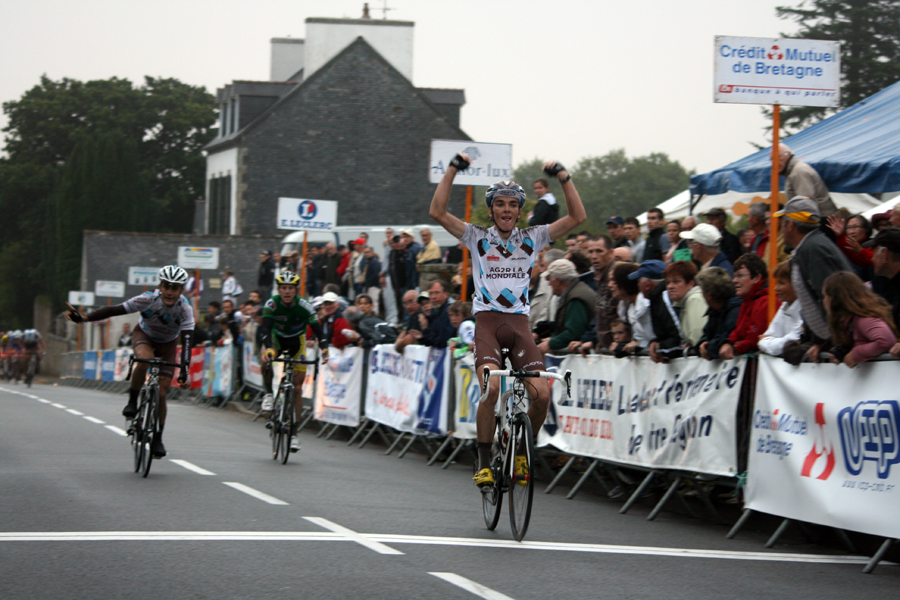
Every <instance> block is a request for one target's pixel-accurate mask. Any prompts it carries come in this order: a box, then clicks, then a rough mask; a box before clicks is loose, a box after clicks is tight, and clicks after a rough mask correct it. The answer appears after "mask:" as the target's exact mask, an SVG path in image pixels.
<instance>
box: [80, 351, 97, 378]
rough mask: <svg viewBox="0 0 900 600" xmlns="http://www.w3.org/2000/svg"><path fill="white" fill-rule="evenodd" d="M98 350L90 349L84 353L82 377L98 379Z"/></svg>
mask: <svg viewBox="0 0 900 600" xmlns="http://www.w3.org/2000/svg"><path fill="white" fill-rule="evenodd" d="M99 362H100V352H97V351H95V350H90V351H88V352H85V353H84V375H82V377H83V378H84V379H99V378H100V370H99V368H98V367H99Z"/></svg>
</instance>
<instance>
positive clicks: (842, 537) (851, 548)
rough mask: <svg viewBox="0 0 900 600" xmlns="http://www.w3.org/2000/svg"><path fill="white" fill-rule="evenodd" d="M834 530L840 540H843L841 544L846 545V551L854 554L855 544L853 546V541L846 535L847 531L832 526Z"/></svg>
mask: <svg viewBox="0 0 900 600" xmlns="http://www.w3.org/2000/svg"><path fill="white" fill-rule="evenodd" d="M834 531H835V532H836V533H837V536H838V538H840V540H841V542H843V544H844V545H845V546H847V551H848V552H850V554H856V546H854V545H853V542H852V541H850V537H849V536H848V535H847V532H846V531H844V530H843V529H838V528H837V527H835V528H834Z"/></svg>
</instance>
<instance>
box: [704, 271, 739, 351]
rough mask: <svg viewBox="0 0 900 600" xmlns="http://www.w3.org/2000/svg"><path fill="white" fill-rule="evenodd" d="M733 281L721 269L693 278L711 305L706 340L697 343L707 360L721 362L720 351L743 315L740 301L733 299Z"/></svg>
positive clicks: (705, 332) (705, 333) (707, 314)
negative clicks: (718, 360) (740, 315)
mask: <svg viewBox="0 0 900 600" xmlns="http://www.w3.org/2000/svg"><path fill="white" fill-rule="evenodd" d="M731 278H732V276H731V274H730V273H728V271H726V270H725V269H723V268H721V267H706V268H705V269H703V270H701V271H700V272H699V273H697V276H696V277H695V278H694V281H696V282H697V285H699V286H700V289H701V290H702V291H703V298H704V299H705V300H706V303H707V304H708V305H709V310H707V311H706V316H707V321H706V326H705V327H704V328H703V336H702V337H701V338H700V341H699V342H697V350H698V351H699V352H700V356H702V357H703V358H705V359H707V360H713V359H717V358H719V348H721V347H722V344H724V343H725V342H727V341H728V336H729V335H731V332H732V331H733V330H734V327H735V325H737V318H738V314H739V313H740V312H741V299H740V298H739V297H738V296H735V295H734V283H732V281H731Z"/></svg>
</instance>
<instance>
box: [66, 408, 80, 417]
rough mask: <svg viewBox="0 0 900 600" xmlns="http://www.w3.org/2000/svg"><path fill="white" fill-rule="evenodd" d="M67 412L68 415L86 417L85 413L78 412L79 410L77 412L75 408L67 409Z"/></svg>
mask: <svg viewBox="0 0 900 600" xmlns="http://www.w3.org/2000/svg"><path fill="white" fill-rule="evenodd" d="M66 412H67V413H72V414H73V415H75V416H76V417H83V416H84V413H83V412H81V411H78V410H75V409H74V408H67V409H66Z"/></svg>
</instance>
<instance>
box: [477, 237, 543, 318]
mask: <svg viewBox="0 0 900 600" xmlns="http://www.w3.org/2000/svg"><path fill="white" fill-rule="evenodd" d="M460 241H462V243H463V244H465V246H466V247H467V248H468V249H469V253H470V254H471V255H472V258H473V263H474V264H475V269H474V270H475V272H474V273H473V274H472V278H473V279H474V280H475V293H474V295H473V296H472V299H473V306H472V312H476V313H477V312H481V311H485V310H492V311H496V312H505V313H513V314H520V315H527V314H528V313H529V311H530V310H531V302H530V301H529V298H528V290H529V288H530V286H531V270H532V269H533V268H534V261H535V259H536V258H537V255H538V251H539V250H540V249H541V248H543V247H544V246H546V245H547V244H549V243H550V226H549V225H536V226H534V227H527V228H525V229H518V228H517V229H514V230H513V231H512V233H511V234H510V236H509V239H507V240H503V239H501V238H500V236H499V235H498V234H497V229H496V228H495V227H491V228H490V229H487V228H485V227H480V226H478V225H472V224H471V223H466V232H465V233H464V234H463V236H462V238H460Z"/></svg>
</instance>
